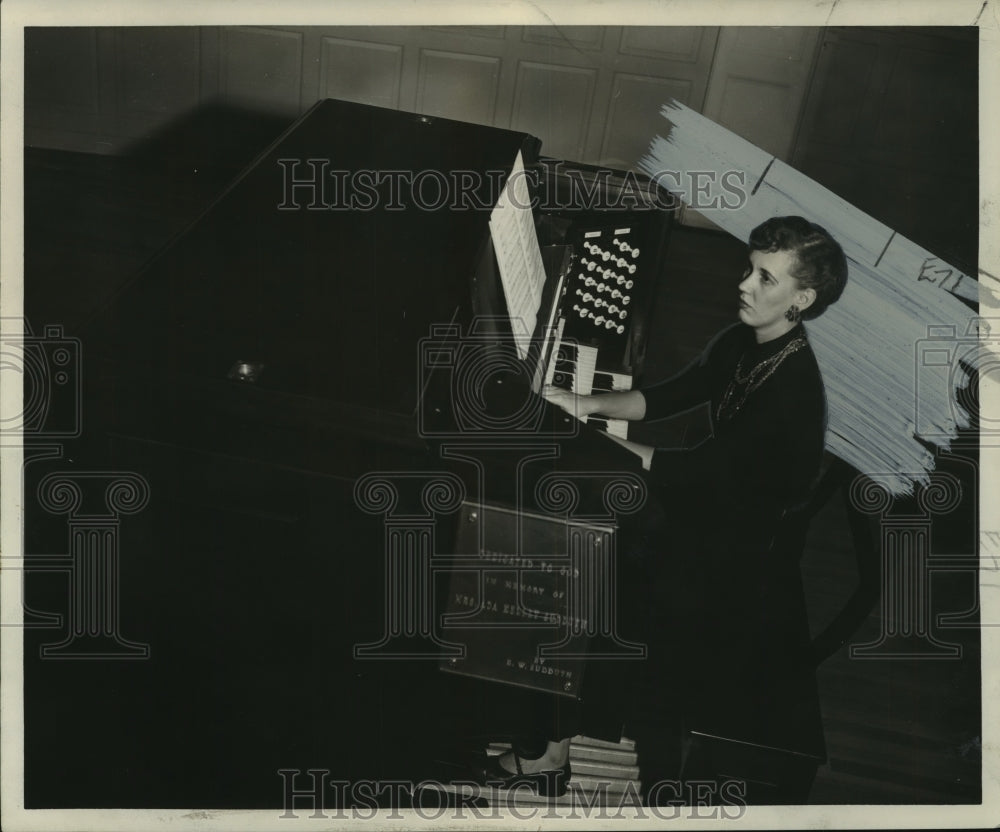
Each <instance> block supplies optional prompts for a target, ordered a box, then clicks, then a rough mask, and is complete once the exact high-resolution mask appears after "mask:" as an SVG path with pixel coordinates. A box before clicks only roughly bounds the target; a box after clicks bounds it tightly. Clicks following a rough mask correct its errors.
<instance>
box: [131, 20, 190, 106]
mask: <svg viewBox="0 0 1000 832" xmlns="http://www.w3.org/2000/svg"><path fill="white" fill-rule="evenodd" d="M114 34H115V60H116V72H115V75H116V78H117V79H118V84H117V94H118V101H117V103H118V110H119V112H120V113H121V112H129V111H132V112H137V113H176V112H179V111H181V112H182V111H184V110H186V109H188V108H190V107H194V106H197V104H198V101H199V98H200V82H201V72H200V65H199V57H200V42H199V40H200V30H199V29H198V28H197V27H190V28H169V29H164V28H155V27H136V28H128V29H116V30H114Z"/></svg>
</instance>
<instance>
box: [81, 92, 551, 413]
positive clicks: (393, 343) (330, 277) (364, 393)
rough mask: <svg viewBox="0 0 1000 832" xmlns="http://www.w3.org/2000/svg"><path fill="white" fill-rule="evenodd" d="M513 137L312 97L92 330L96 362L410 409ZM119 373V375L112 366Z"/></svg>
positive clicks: (464, 299) (476, 252)
mask: <svg viewBox="0 0 1000 832" xmlns="http://www.w3.org/2000/svg"><path fill="white" fill-rule="evenodd" d="M537 147H538V141H537V139H533V138H532V137H530V136H528V135H527V134H524V133H518V132H513V131H509V130H501V129H497V128H493V127H486V126H481V125H475V124H466V123H462V122H457V121H452V120H449V119H443V118H436V117H427V116H420V115H415V114H412V113H405V112H399V111H395V110H388V109H383V108H379V107H371V106H367V105H362V104H354V103H348V102H343V101H336V100H326V101H322V102H320V103H318V104H317V105H316V106H314V107H313V108H312V109H311V110H310V111H309V112H307V113H306V114H305V115H304V116H303V117H302V118H301V119H299V121H298V122H296V124H295V125H293V126H292V127H291V128H290V129H289V130H288V131H287V132H286V133H285V134H284V135H283V136H282V137H281V138H280V139H279V140H278V141H277V142H276V143H275V144H274V145H272V147H270V148H269V149H268V150H267V151H265V152H264V153H263V154H262V155H261V156H260V157H259V158H258V159H257V161H256V162H255V163H254V164H253V165H252V166H251V168H249V169H248V170H247V171H246V172H245V173H244V174H243V175H242V176H241V177H240V178H238V179H237V181H236V182H234V183H233V184H232V185H231V186H230V187H229V189H228V190H227V191H226V192H225V193H224V194H223V195H222V196H221V197H220V198H219V199H218V200H217V201H216V202H215V203H214V204H213V205H212V206H211V208H209V210H208V211H207V212H206V213H205V214H204V215H203V216H202V217H201V218H200V219H199V220H198V222H196V223H195V224H194V225H193V226H192V227H191V228H190V229H189V230H188V231H187V232H185V233H184V234H183V235H182V236H181V237H179V238H178V239H177V240H176V241H175V242H174V243H173V244H171V245H170V246H169V247H168V248H167V249H166V250H165V251H163V252H161V254H160V255H158V256H157V257H156V258H155V259H154V260H153V262H152V263H150V264H149V265H148V266H147V267H146V268H145V269H144V270H143V272H142V273H141V274H140V275H139V276H138V277H137V278H136V279H135V280H133V281H132V283H131V284H130V285H129V286H127V287H126V289H125V290H124V291H123V292H122V293H121V294H120V295H119V297H118V298H117V300H116V301H115V302H114V303H113V304H112V306H111V307H110V308H109V309H108V310H107V311H106V312H105V313H103V314H102V315H101V316H99V318H98V320H97V321H95V322H94V323H95V326H94V329H93V332H94V333H95V335H96V334H97V333H100V336H101V338H100V340H105V339H108V340H109V344H110V349H109V350H108V351H107V352H106V353H105V355H104V357H105V358H106V359H108V360H111V361H112V362H114V363H116V364H119V365H122V364H125V365H134V368H135V370H137V371H139V372H140V373H142V374H147V375H148V374H149V373H150V372H151V373H152V374H153V375H152V378H153V379H155V380H156V381H159V382H164V383H167V382H169V383H176V382H177V381H179V380H181V379H183V378H184V377H186V376H187V377H194V378H196V379H197V380H198V381H199V383H203V382H205V381H207V380H211V379H218V380H219V381H220V383H225V382H226V379H227V375H231V374H232V372H233V370H234V367H236V365H237V364H238V362H243V363H245V364H246V365H247V366H248V367H249V368H250V376H251V378H252V381H253V383H254V384H255V385H256V386H257V387H258V388H259V389H264V390H273V391H277V392H280V393H291V394H297V395H304V396H309V397H318V398H321V399H326V400H332V401H337V402H343V403H345V404H350V405H353V406H357V407H358V408H360V409H362V410H371V411H372V412H380V413H385V412H388V413H391V414H396V415H399V416H409V415H411V414H412V413H413V412H414V409H415V407H416V404H417V397H418V391H419V385H420V369H419V367H418V363H417V360H418V354H419V353H418V347H419V343H420V340H421V339H423V338H426V337H427V336H428V335H429V333H430V330H431V326H432V325H440V324H449V323H461V324H463V325H464V324H466V323H467V322H468V321H469V320H470V319H471V317H472V310H471V307H472V303H471V298H470V286H471V284H472V281H473V274H474V272H475V269H476V267H477V266H478V264H479V262H480V260H481V258H482V256H483V252H484V250H485V248H484V247H485V246H487V245H488V242H489V217H490V211H491V209H492V208H493V206H494V205H495V203H496V200H497V198H498V197H499V194H500V191H501V189H502V187H503V185H504V183H505V182H506V178H507V176H508V174H509V172H510V169H511V166H512V164H513V162H514V160H515V157H516V155H517V153H518V152H519V151H522V152H524V154H525V161H526V162H530V161H531V160H532V159H533V157H534V155H535V153H536V152H537ZM126 372H129V371H127V370H126Z"/></svg>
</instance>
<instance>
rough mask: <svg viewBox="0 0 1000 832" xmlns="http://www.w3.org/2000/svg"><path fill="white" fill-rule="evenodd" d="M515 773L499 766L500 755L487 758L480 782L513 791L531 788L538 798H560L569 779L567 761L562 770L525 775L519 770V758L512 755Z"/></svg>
mask: <svg viewBox="0 0 1000 832" xmlns="http://www.w3.org/2000/svg"><path fill="white" fill-rule="evenodd" d="M514 764H515V765H516V766H517V771H516V772H513V771H507V769H505V768H504V767H503V766H502V765H500V755H499V754H498V755H496V756H494V757H489V758H487V760H486V765H485V766H484V767H483V771H482V778H481V779H480V782H481V783H482V784H483V785H484V786H492V785H495V786H498V787H499V788H501V789H513V788H516V787H517V786H522V785H527V786H531V787H532V788H533V789H534V790H535V792H536V793H537V794H538V795H539V796H540V797H562V796H563V795H564V794H566V789H567V783H568V782H569V777H570V767H569V760H568V759H567V760H566V762H565V763H564V764H563V766H562V768H547V769H543V770H542V771H536V772H532V773H530V774H526V773H525V772H524V771H523V770H522V769H521V758H520V757H518V756H517V755H516V754H515V755H514Z"/></svg>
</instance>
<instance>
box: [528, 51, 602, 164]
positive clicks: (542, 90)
mask: <svg viewBox="0 0 1000 832" xmlns="http://www.w3.org/2000/svg"><path fill="white" fill-rule="evenodd" d="M596 75H597V73H596V70H593V69H585V68H581V67H572V66H554V65H552V64H542V63H537V62H534V61H521V62H520V63H519V64H518V71H517V82H516V90H515V93H514V107H513V114H512V116H511V121H510V126H511V127H512V128H513V129H515V130H523V131H524V132H526V133H531V134H532V135H534V136H544V137H545V143H544V148H545V154H546V155H547V156H553V157H555V158H557V159H580V158H582V157H583V155H584V143H585V141H586V136H587V126H588V124H589V121H590V113H591V108H592V105H593V98H594V86H595V83H596Z"/></svg>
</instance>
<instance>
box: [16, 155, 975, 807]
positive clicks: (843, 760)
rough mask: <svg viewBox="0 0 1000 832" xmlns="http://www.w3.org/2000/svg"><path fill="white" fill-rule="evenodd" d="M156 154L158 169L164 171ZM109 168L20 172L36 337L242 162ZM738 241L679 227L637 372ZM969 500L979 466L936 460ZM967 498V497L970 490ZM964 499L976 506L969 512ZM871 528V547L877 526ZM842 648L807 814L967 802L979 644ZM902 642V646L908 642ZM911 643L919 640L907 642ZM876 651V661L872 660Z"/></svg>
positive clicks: (942, 541)
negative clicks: (829, 807)
mask: <svg viewBox="0 0 1000 832" xmlns="http://www.w3.org/2000/svg"><path fill="white" fill-rule="evenodd" d="M164 158H167V159H168V161H166V162H165V161H164ZM213 158H214V159H215V164H212V163H211V161H212V160H211V159H210V160H209V164H207V165H206V164H205V163H204V159H198V158H195V157H191V158H190V159H189V160H188V161H187V162H186V161H185V160H184V159H183V158H181V159H178V158H177V157H173V158H169V157H157V155H156V153H152V152H147V153H146V154H145V155H144V156H135V157H132V158H126V159H122V158H111V157H100V156H89V155H81V154H72V153H64V152H57V151H47V150H39V149H31V148H29V149H28V150H27V152H26V157H25V159H26V162H25V165H26V167H25V194H26V196H25V238H26V239H25V285H26V291H25V298H26V299H25V304H26V306H25V309H26V316H27V317H28V319H29V322H30V324H31V325H32V327H33V328H34V329H35V330H36V331H40V330H41V328H42V327H43V326H45V325H49V324H60V325H62V326H63V328H64V332H65V333H66V334H68V335H72V334H73V333H74V332H76V331H77V330H78V328H79V327H80V325H81V324H82V323H83V322H84V321H86V320H87V319H88V318H89V317H90V316H91V315H92V314H93V313H94V312H96V311H97V310H99V309H101V308H102V306H103V305H104V304H105V303H106V302H107V301H108V299H109V298H110V297H111V296H112V295H113V294H114V293H115V292H116V291H117V290H118V289H120V288H121V286H122V285H123V284H125V283H126V282H127V281H128V280H130V279H131V278H133V277H134V276H135V274H136V273H137V272H138V271H139V270H140V269H141V266H142V264H143V262H145V261H146V260H147V258H149V257H150V256H152V255H153V254H154V253H155V252H156V251H157V249H158V248H159V247H161V246H162V245H164V244H165V243H166V242H167V241H168V240H169V239H170V238H171V237H172V236H173V235H175V234H176V233H178V232H179V231H180V230H182V229H183V228H184V227H185V226H186V224H188V223H189V222H191V221H192V220H193V219H195V218H196V217H197V216H198V214H199V213H200V211H201V210H203V209H204V207H205V206H206V205H207V204H208V203H209V202H210V200H211V198H212V196H213V195H214V194H216V193H217V192H218V191H219V190H220V189H221V188H222V187H223V186H224V185H225V183H226V182H227V181H228V179H229V178H230V177H231V176H232V175H233V174H234V173H235V172H236V171H238V170H239V168H240V166H241V165H242V164H245V163H246V162H248V161H250V159H249V156H247V157H245V158H239V156H238V154H236V155H234V154H230V155H229V156H227V157H225V158H224V159H222V157H213ZM743 257H744V254H743V251H742V246H741V245H739V244H738V243H736V242H735V241H733V240H731V239H729V238H726V237H725V236H723V235H718V234H715V233H712V232H707V231H701V230H692V229H685V228H677V229H675V232H674V235H673V240H672V257H671V264H670V269H669V272H668V274H667V275H666V277H665V280H664V282H663V285H662V286H661V290H660V292H659V296H658V299H657V311H656V313H655V314H654V316H653V317H654V320H657V321H658V322H659V325H658V326H657V328H656V330H655V331H654V332H652V333H651V336H650V337H651V342H650V347H649V350H648V353H649V355H650V356H658V357H659V358H658V360H653V359H650V362H649V365H648V367H647V370H648V373H649V375H650V377H651V378H652V377H653V376H655V375H657V374H659V375H666V374H668V373H670V372H673V371H674V370H676V369H678V368H679V367H680V366H683V364H685V363H686V362H687V361H688V360H690V359H691V358H692V357H693V356H695V355H696V354H697V352H698V350H699V349H700V346H701V345H702V344H704V343H705V341H706V340H707V338H708V337H709V336H711V335H712V334H713V333H714V332H716V331H717V330H718V329H719V328H721V327H722V326H724V325H725V324H727V323H729V322H730V320H731V319H732V314H733V303H732V297H733V292H734V285H735V276H736V275H738V274H739V273H740V271H741V266H742V259H743ZM942 467H947V468H948V469H949V470H954V471H956V472H957V475H959V476H961V477H962V478H963V481H964V482H966V483H967V485H968V487H969V488H970V489H971V488H973V487H974V476H973V475H971V474H970V473H969V472H970V471H974V469H973V468H971V467H970V466H969V465H968V464H966V462H965V461H964V460H962V459H955V460H944V461H942ZM968 493H970V494H971V493H973V492H968ZM973 502H974V501H973ZM958 515H961V516H957V515H956V517H954V518H950V519H949V518H945V519H944V520H943V521H941V522H939V523H937V524H935V526H934V528H933V534H932V537H931V554H932V555H938V554H942V555H943V554H962V553H965V552H975V551H976V549H975V548H974V547H975V545H976V539H975V528H974V525H973V524H974V519H973V515H972V514H970V512H969V511H967V510H964V509H963V510H960V511H959V512H958ZM869 532H870V533H871V534H873V535H874V539H875V540H876V541H878V539H879V535H880V534H881V527H880V525H879V524H878V523H877V522H874V521H873V522H872V523H871V524H870V527H869ZM802 574H803V580H804V584H805V588H806V596H807V601H808V606H809V612H810V625H811V629H812V631H813V633H814V634H818V633H819V632H820V631H822V630H823V629H824V627H825V626H826V624H827V623H829V622H830V621H831V620H833V619H834V618H835V617H836V615H837V614H838V612H839V611H840V609H841V608H842V607H843V606H844V604H845V602H846V601H847V600H848V599H849V598H850V597H851V596H852V594H853V593H854V591H855V588H856V587H857V585H858V572H857V564H856V561H855V547H854V545H853V541H852V534H851V524H850V522H849V517H848V512H847V508H846V505H845V503H844V501H843V500H842V499H841V498H840V496H839V495H835V497H834V498H833V499H831V500H830V502H829V503H828V504H827V505H826V506H825V507H824V508H823V509H822V511H821V512H820V513H819V515H818V516H817V517H816V519H815V521H814V523H813V525H812V528H811V531H810V537H809V542H808V547H807V551H806V553H805V556H804V559H803V562H802ZM931 586H932V591H933V595H932V604H933V612H934V613H953V612H960V611H962V610H965V609H967V608H969V607H971V606H974V604H975V600H976V599H975V594H974V587H973V576H972V575H971V574H969V573H961V572H947V571H940V572H939V573H936V574H935V575H934V577H933V579H932V582H931ZM860 618H861V621H860V625H859V628H858V629H857V632H856V633H855V634H854V635H853V637H852V638H851V639H850V643H849V644H843V645H840V646H836V645H835V646H836V647H837V649H835V650H834V652H833V654H832V655H831V656H830V657H829V658H828V659H827V660H826V661H825V662H824V663H823V664H822V665H821V667H820V669H819V671H818V678H819V687H820V696H821V702H822V711H823V716H824V725H825V731H826V742H827V750H828V761H827V762H826V763H825V764H824V765H823V766H821V767H820V769H819V772H818V774H817V777H816V780H815V784H814V786H813V789H812V793H811V797H810V800H811V802H814V803H820V804H823V803H831V804H833V803H897V802H907V803H909V802H920V803H965V802H978V800H979V794H980V771H981V765H980V764H981V740H980V737H981V731H980V719H979V709H980V698H979V696H980V693H979V691H980V680H979V646H978V645H979V640H978V630H977V629H976V626H975V625H976V623H977V620H978V619H977V618H976V616H975V615H973V616H972V617H971V626H966V627H958V628H949V629H947V630H945V629H944V628H943V627H942V626H940V622H938V623H936V624H934V625H933V628H932V634H933V635H934V636H935V637H936V638H937V639H938V640H939V641H940V642H948V643H953V644H955V645H958V646H959V648H960V650H961V655H960V657H955V658H927V657H926V656H923V655H912V654H911V656H910V657H909V658H905V657H904V658H898V657H895V658H887V657H885V656H884V655H880V654H879V650H875V651H870V654H869V655H868V656H867V657H864V658H852V657H851V654H850V645H851V644H854V645H861V644H868V643H874V642H877V641H878V639H879V635H880V633H881V632H882V631H883V629H884V626H885V624H886V622H884V621H883V605H882V604H880V603H875V604H874V606H873V607H872V608H871V609H870V611H869V610H868V609H867V608H866V605H865V604H862V609H861V616H860ZM910 644H911V646H912V644H913V642H912V640H911V642H910ZM916 646H917V648H920V647H921V644H919V643H918V644H917V645H916ZM881 652H882V653H885V652H886V651H885V650H882V651H881Z"/></svg>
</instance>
